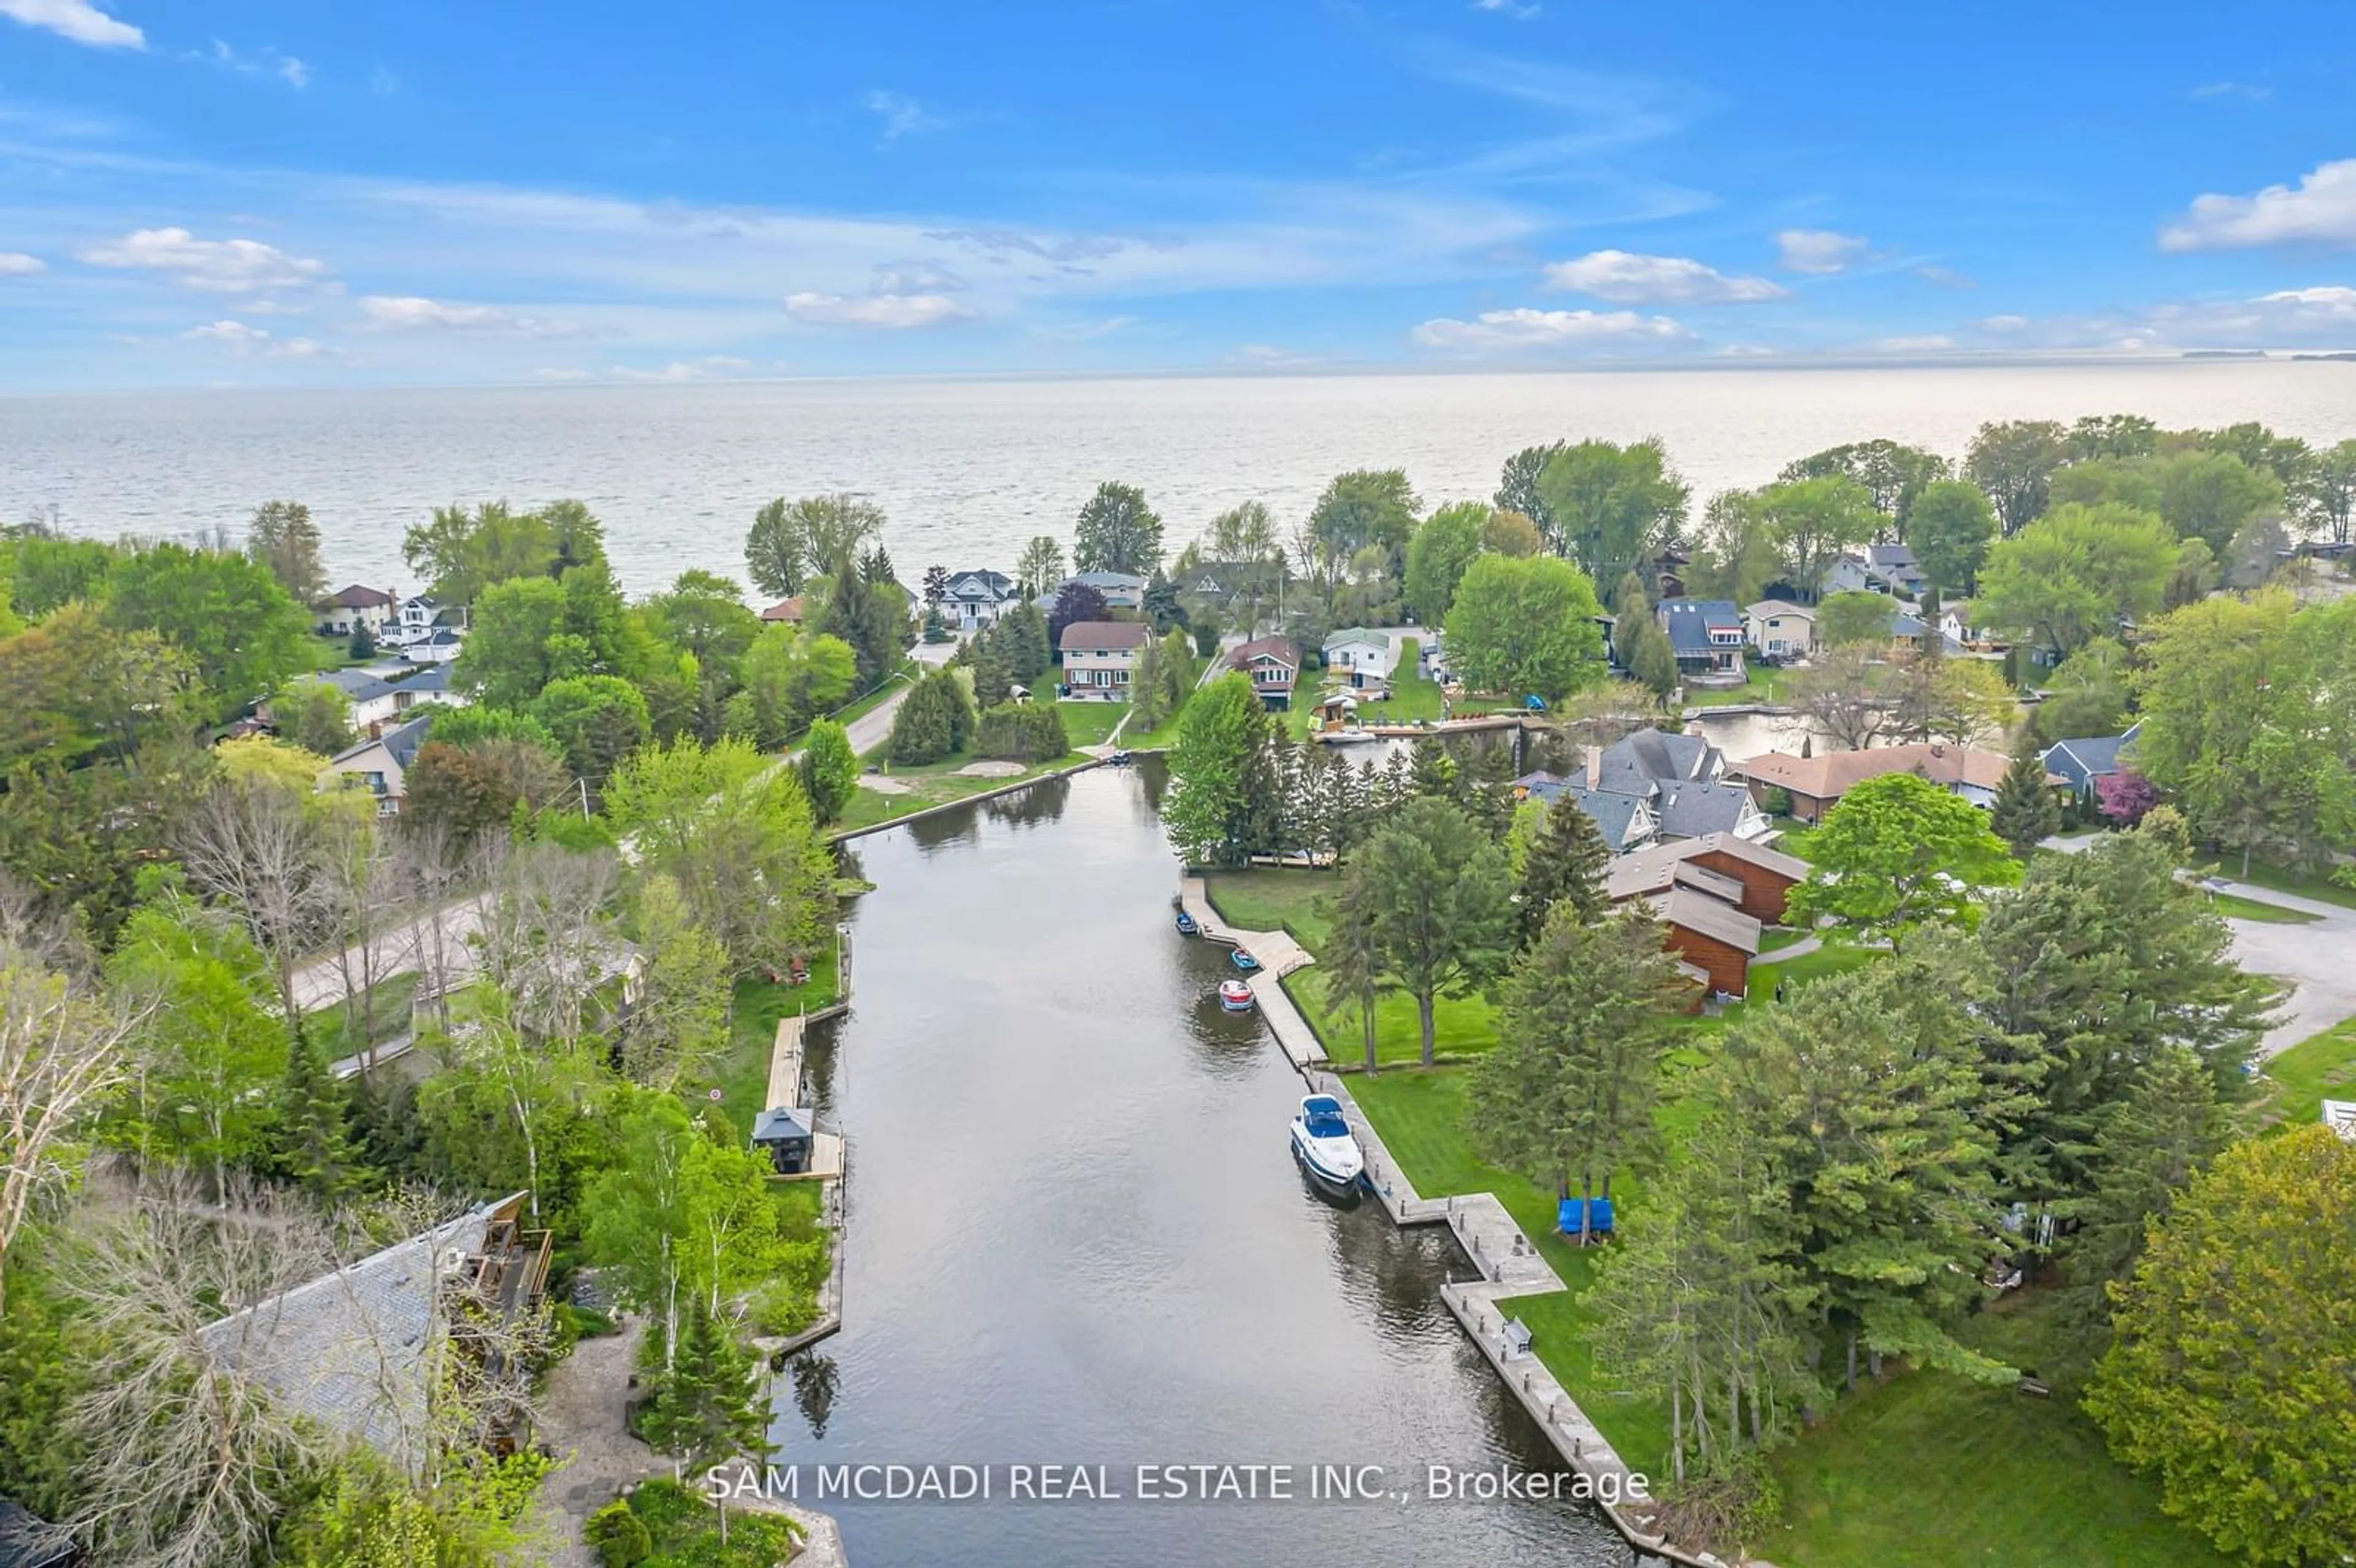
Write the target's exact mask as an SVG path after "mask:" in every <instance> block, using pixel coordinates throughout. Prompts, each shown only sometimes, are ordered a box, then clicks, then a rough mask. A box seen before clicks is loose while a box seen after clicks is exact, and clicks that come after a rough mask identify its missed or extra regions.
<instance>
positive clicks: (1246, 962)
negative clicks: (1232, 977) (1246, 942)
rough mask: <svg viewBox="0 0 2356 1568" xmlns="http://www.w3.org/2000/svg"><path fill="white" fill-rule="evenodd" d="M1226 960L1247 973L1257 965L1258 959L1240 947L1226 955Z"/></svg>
mask: <svg viewBox="0 0 2356 1568" xmlns="http://www.w3.org/2000/svg"><path fill="white" fill-rule="evenodd" d="M1227 962H1228V963H1230V964H1233V965H1235V966H1236V967H1237V968H1238V969H1240V970H1242V971H1243V972H1244V973H1245V974H1247V975H1248V974H1250V973H1251V972H1252V971H1253V970H1255V969H1257V968H1258V967H1259V960H1258V959H1257V958H1255V957H1253V956H1252V955H1250V954H1248V953H1247V952H1245V951H1244V950H1243V949H1242V948H1240V947H1238V948H1237V949H1236V950H1235V951H1234V952H1233V953H1230V954H1229V955H1227Z"/></svg>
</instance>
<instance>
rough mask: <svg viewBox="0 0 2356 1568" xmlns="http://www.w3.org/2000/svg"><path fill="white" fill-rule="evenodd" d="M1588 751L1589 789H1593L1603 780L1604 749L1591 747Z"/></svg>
mask: <svg viewBox="0 0 2356 1568" xmlns="http://www.w3.org/2000/svg"><path fill="white" fill-rule="evenodd" d="M1586 751H1587V787H1588V788H1590V789H1593V788H1594V787H1595V786H1596V785H1597V784H1600V783H1601V781H1602V778H1603V748H1602V747H1601V746H1589V747H1588V748H1586Z"/></svg>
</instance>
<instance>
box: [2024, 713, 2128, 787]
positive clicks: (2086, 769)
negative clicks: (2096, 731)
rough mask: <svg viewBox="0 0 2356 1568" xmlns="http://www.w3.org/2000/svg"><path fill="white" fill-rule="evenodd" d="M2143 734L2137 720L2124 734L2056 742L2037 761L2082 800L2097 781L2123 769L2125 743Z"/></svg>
mask: <svg viewBox="0 0 2356 1568" xmlns="http://www.w3.org/2000/svg"><path fill="white" fill-rule="evenodd" d="M2141 733H2143V725H2142V723H2141V722H2140V721H2138V722H2136V723H2134V724H2130V725H2128V726H2127V730H2126V733H2125V734H2124V735H2097V736H2094V737H2092V738H2088V739H2082V740H2076V741H2054V742H2053V744H2051V745H2050V746H2048V747H2046V748H2045V754H2044V756H2043V757H2042V758H2040V761H2041V762H2043V763H2044V764H2045V771H2046V772H2047V773H2050V774H2051V775H2052V776H2053V777H2055V778H2057V779H2060V780H2061V782H2062V783H2063V784H2068V785H2069V786H2070V789H2071V791H2072V793H2073V794H2075V795H2079V796H2081V797H2082V798H2083V797H2086V796H2091V795H2093V794H2094V788H2095V783H2096V781H2097V780H2100V779H2105V778H2108V777H2110V776H2111V775H2112V774H2113V773H2118V772H2120V771H2121V770H2122V768H2124V767H2125V765H2126V764H2125V763H2124V762H2122V760H2121V758H2120V753H2121V752H2125V751H2126V745H2127V742H2128V741H2132V740H2134V739H2135V738H2136V736H2137V735H2140V734H2141Z"/></svg>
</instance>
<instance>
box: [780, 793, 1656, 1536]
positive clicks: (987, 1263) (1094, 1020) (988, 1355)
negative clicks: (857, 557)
mask: <svg viewBox="0 0 2356 1568" xmlns="http://www.w3.org/2000/svg"><path fill="white" fill-rule="evenodd" d="M1156 782H1157V781H1156V778H1155V777H1154V776H1153V775H1151V774H1150V773H1148V772H1147V771H1146V770H1145V769H1142V768H1141V769H1139V770H1135V771H1128V770H1119V771H1116V770H1099V771H1097V772H1093V773H1084V774H1081V775H1079V776H1078V777H1076V778H1074V779H1071V780H1069V781H1066V782H1062V783H1051V784H1043V785H1041V786H1038V787H1037V788H1034V789H1033V790H1031V791H1029V792H1026V793H1024V794H1023V795H1016V796H1012V797H1008V798H1007V799H1004V800H1001V801H997V802H991V803H986V804H983V805H979V806H976V807H974V808H971V809H970V810H969V811H966V812H963V813H959V814H956V815H954V816H947V817H943V818H936V819H933V820H930V821H927V822H923V823H918V824H914V825H911V826H909V827H902V828H897V829H894V830H893V831H891V832H888V833H884V834H881V835H878V836H875V837H869V838H865V839H862V840H860V841H859V842H858V844H857V853H858V858H859V859H860V861H861V862H862V868H863V871H864V874H865V875H866V876H867V877H868V878H870V879H871V880H873V881H874V882H875V883H876V884H877V888H878V891H875V892H873V893H871V894H868V895H867V896H866V897H864V898H862V899H860V900H859V901H857V903H856V907H855V909H854V911H853V912H852V913H851V917H850V918H851V921H852V923H853V927H854V942H855V954H856V958H855V965H854V967H855V971H856V996H857V1003H856V1008H855V1010H854V1012H853V1013H852V1014H851V1017H850V1018H849V1019H845V1020H844V1021H843V1022H842V1023H841V1025H840V1026H838V1027H837V1028H836V1029H834V1030H833V1031H832V1032H831V1034H830V1037H829V1038H828V1039H827V1040H820V1041H818V1042H816V1046H815V1049H814V1051H813V1055H812V1071H813V1073H814V1075H815V1076H816V1077H817V1079H818V1082H819V1099H820V1103H821V1105H822V1106H827V1107H830V1108H831V1109H832V1111H833V1112H834V1113H835V1114H836V1115H838V1116H839V1117H840V1119H841V1123H842V1125H843V1127H844V1128H845V1130H846V1131H847V1132H848V1134H849V1136H850V1139H851V1175H850V1183H849V1204H850V1212H849V1235H848V1243H847V1247H848V1262H847V1268H848V1274H847V1279H846V1287H845V1312H844V1317H845V1327H844V1329H843V1331H842V1332H841V1334H840V1335H838V1336H836V1337H835V1338H833V1339H830V1340H828V1341H826V1342H825V1343H823V1344H821V1345H820V1346H819V1348H818V1349H817V1351H816V1352H815V1353H814V1354H812V1355H810V1356H807V1357H805V1358H803V1359H802V1360H799V1361H798V1362H797V1363H795V1364H794V1366H793V1367H792V1369H791V1375H790V1376H788V1377H787V1378H785V1379H781V1380H780V1382H779V1391H778V1396H777V1421H776V1427H775V1435H776V1439H777V1443H778V1449H779V1452H778V1454H777V1459H778V1461H779V1463H780V1464H781V1465H782V1466H791V1467H795V1468H794V1473H795V1474H797V1476H798V1478H799V1480H800V1483H801V1485H802V1487H803V1492H802V1499H801V1500H802V1501H803V1502H804V1503H805V1504H806V1505H809V1506H813V1507H817V1508H820V1509H825V1510H827V1511H829V1512H831V1513H834V1514H835V1515H836V1516H837V1517H838V1518H839V1519H840V1520H841V1523H842V1528H843V1531H844V1535H845V1539H846V1542H847V1544H848V1547H849V1549H850V1552H851V1560H852V1562H853V1563H854V1564H856V1565H857V1568H918V1565H926V1564H950V1563H954V1564H960V1565H965V1568H1035V1565H1038V1564H1051V1563H1087V1564H1090V1565H1091V1568H1126V1565H1136V1568H1145V1565H1148V1564H1151V1565H1155V1568H1163V1565H1168V1564H1185V1563H1222V1564H1234V1563H1280V1564H1286V1565H1288V1568H1294V1565H1297V1568H1342V1565H1343V1564H1351V1565H1357V1564H1363V1563H1367V1562H1371V1561H1385V1562H1395V1563H1417V1564H1457V1563H1462V1564H1468V1565H1469V1564H1484V1565H1494V1564H1508V1563H1549V1564H1597V1565H1601V1564H1607V1563H1609V1564H1619V1563H1626V1562H1627V1561H1628V1552H1627V1550H1626V1548H1625V1547H1624V1546H1622V1545H1620V1544H1619V1542H1618V1541H1617V1538H1616V1537H1614V1536H1613V1535H1612V1531H1611V1529H1610V1527H1609V1526H1608V1525H1607V1524H1605V1523H1604V1522H1603V1521H1602V1520H1601V1518H1600V1516H1598V1515H1597V1514H1595V1513H1594V1512H1593V1511H1592V1510H1591V1509H1589V1508H1587V1507H1586V1506H1584V1505H1581V1504H1577V1503H1573V1502H1570V1501H1568V1500H1566V1501H1552V1500H1541V1501H1537V1502H1531V1501H1490V1502H1468V1501H1434V1500H1430V1499H1428V1498H1426V1497H1425V1496H1424V1495H1423V1493H1424V1486H1425V1469H1426V1467H1429V1466H1435V1465H1437V1466H1445V1467H1451V1468H1455V1469H1461V1470H1468V1471H1487V1472H1490V1473H1495V1472H1496V1471H1497V1470H1498V1469H1499V1468H1500V1467H1503V1468H1505V1469H1506V1470H1509V1471H1513V1472H1517V1473H1518V1472H1526V1471H1530V1470H1537V1471H1541V1472H1547V1473H1557V1472H1558V1471H1559V1467H1558V1465H1557V1463H1556V1461H1555V1456H1554V1455H1553V1452H1552V1450H1551V1449H1550V1448H1548V1447H1547V1445H1546V1443H1545V1440H1544V1439H1543V1438H1542V1437H1541V1436H1540V1435H1539V1433H1538V1431H1537V1427H1536V1426H1535V1425H1534V1424H1532V1423H1531V1422H1530V1421H1529V1419H1528V1418H1527V1417H1526V1415H1525V1414H1524V1413H1523V1412H1522V1411H1521V1410H1520V1408H1519V1407H1518V1406H1517V1405H1515V1404H1514V1403H1512V1402H1511V1401H1510V1400H1509V1398H1508V1396H1507V1395H1506V1394H1505V1391H1504V1390H1503V1389H1502V1388H1501V1387H1500V1386H1499V1385H1498V1383H1497V1381H1496V1380H1495V1378H1494V1374H1493V1373H1492V1372H1491V1371H1489V1368H1488V1366H1487V1364H1486V1363H1485V1362H1484V1361H1483V1360H1482V1359H1481V1357H1480V1354H1479V1353H1478V1352H1477V1351H1476V1350H1475V1349H1472V1346H1471V1345H1470V1344H1468V1343H1467V1342H1466V1341H1465V1339H1463V1337H1462V1334H1460V1333H1459V1332H1458V1330H1457V1328H1456V1327H1455V1324H1454V1323H1453V1321H1452V1320H1451V1319H1450V1317H1448V1316H1447V1314H1446V1312H1445V1310H1444V1309H1443V1308H1442V1307H1440V1304H1439V1301H1438V1298H1437V1287H1438V1285H1439V1284H1440V1280H1441V1279H1442V1278H1443V1277H1445V1276H1446V1275H1447V1274H1448V1273H1449V1271H1450V1270H1451V1268H1453V1269H1454V1271H1455V1272H1456V1273H1457V1274H1458V1275H1459V1276H1465V1275H1470V1273H1471V1272H1472V1271H1471V1268H1470V1265H1469V1264H1467V1263H1466V1262H1465V1260H1464V1259H1463V1257H1462V1254H1461V1253H1458V1252H1457V1251H1456V1250H1455V1247H1454V1244H1453V1243H1452V1242H1451V1241H1450V1240H1449V1239H1448V1238H1447V1237H1446V1235H1445V1234H1444V1233H1443V1232H1439V1231H1436V1230H1420V1231H1411V1232H1399V1231H1397V1230H1395V1229H1393V1228H1392V1226H1391V1225H1390V1223H1389V1222H1388V1221H1387V1219H1386V1218H1385V1216H1384V1215H1383V1212H1382V1211H1381V1209H1380V1208H1379V1206H1377V1205H1376V1204H1374V1203H1372V1202H1367V1203H1365V1204H1363V1205H1361V1206H1359V1207H1357V1208H1356V1209H1354V1210H1347V1211H1344V1210H1341V1209H1337V1208H1335V1207H1333V1206H1331V1205H1329V1204H1327V1203H1325V1202H1323V1201H1322V1200H1319V1199H1318V1198H1316V1197H1315V1196H1313V1195H1312V1193H1311V1192H1309V1191H1308V1190H1307V1189H1305V1187H1304V1185H1303V1183H1302V1181H1301V1177H1300V1175H1299V1174H1298V1172H1297V1171H1296V1169H1295V1168H1294V1166H1293V1164H1292V1161H1291V1157H1290V1152H1289V1150H1288V1148H1287V1145H1286V1124H1287V1123H1288V1122H1289V1121H1290V1116H1291V1114H1292V1112H1293V1110H1294V1108H1295V1106H1296V1105H1297V1103H1298V1101H1299V1098H1300V1095H1301V1093H1302V1086H1301V1082H1300V1080H1299V1078H1298V1077H1297V1076H1296V1075H1295V1074H1294V1073H1293V1072H1292V1071H1291V1070H1290V1067H1289V1066H1288V1065H1287V1064H1286V1062H1285V1061H1284V1059H1283V1057H1282V1055H1281V1053H1280V1051H1278V1050H1277V1049H1276V1046H1275V1043H1274V1042H1273V1041H1272V1040H1269V1038H1268V1036H1267V1034H1266V1032H1265V1031H1264V1029H1262V1028H1261V1027H1260V1025H1259V1023H1258V1019H1257V1018H1256V1017H1252V1016H1245V1017H1241V1018H1237V1017H1234V1016H1231V1015H1228V1014H1225V1013H1223V1012H1221V1011H1220V1010H1219V1008H1218V1004H1217V1002H1216V1000H1215V997H1214V996H1213V990H1214V987H1215V986H1216V984H1217V982H1218V980H1219V978H1220V977H1221V976H1222V975H1223V974H1225V973H1226V972H1227V970H1226V965H1225V955H1224V953H1223V951H1221V950H1219V949H1215V948H1212V947H1209V946H1207V945H1205V944H1202V943H1199V942H1188V941H1186V940H1185V939H1183V938H1182V937H1180V936H1179V935H1177V934H1176V933H1175V932H1174V931H1173V929H1172V925H1171V909H1170V895H1171V894H1172V892H1173V891H1174V889H1175V886H1176V865H1175V862H1174V860H1173V858H1172V856H1171V853H1170V851H1169V848H1168V847H1167V845H1166V843H1165V842H1164V840H1163V839H1162V833H1161V828H1160V825H1159V823H1158V821H1157V819H1156V816H1155V814H1154V810H1153V804H1152V798H1153V795H1152V792H1153V790H1154V788H1155V785H1156ZM893 1464H898V1465H908V1466H926V1465H933V1466H944V1467H945V1466H950V1465H968V1466H974V1467H985V1466H986V1467H993V1469H992V1471H991V1474H992V1477H993V1480H994V1482H995V1484H996V1488H997V1491H998V1496H997V1497H996V1498H994V1499H992V1500H990V1501H987V1502H985V1501H980V1500H969V1501H943V1500H932V1499H925V1500H909V1501H889V1500H869V1501H860V1500H842V1499H823V1500H821V1499H817V1498H815V1497H814V1496H813V1495H812V1492H811V1489H810V1488H811V1487H812V1485H813V1483H814V1481H815V1479H816V1475H817V1467H821V1466H829V1467H830V1466H842V1465H893ZM1141 1464H1142V1465H1195V1464H1202V1465H1214V1466H1237V1467H1242V1466H1248V1465H1262V1466H1290V1467H1292V1470H1291V1474H1292V1476H1293V1477H1294V1479H1293V1482H1292V1489H1293V1492H1294V1497H1293V1499H1291V1500H1261V1501H1258V1502H1253V1501H1233V1500H1229V1501H1215V1502H1209V1503H1195V1502H1173V1501H1166V1500H1144V1499H1140V1498H1138V1497H1137V1496H1136V1495H1135V1488H1134V1477H1133V1472H1134V1468H1135V1467H1137V1466H1139V1465H1141ZM1016 1465H1032V1466H1047V1465H1062V1466H1066V1467H1075V1466H1085V1467H1105V1469H1104V1476H1105V1478H1106V1480H1107V1482H1108V1490H1110V1491H1112V1492H1116V1493H1119V1494H1120V1496H1119V1499H1117V1500H1116V1499H1097V1500H1092V1499H1069V1500H1061V1501H1046V1500H1019V1501H1018V1500H1010V1499H1007V1498H1006V1496H1005V1490H1006V1488H1007V1487H1008V1486H1009V1484H1010V1483H1011V1481H1012V1476H1013V1472H1012V1470H1011V1468H1010V1467H1012V1466H1016ZM1315 1466H1335V1467H1344V1466H1346V1467H1381V1469H1382V1473H1383V1477H1384V1489H1386V1490H1392V1489H1405V1490H1407V1491H1409V1492H1410V1493H1412V1494H1414V1496H1412V1497H1411V1498H1410V1499H1409V1500H1408V1501H1405V1502H1400V1501H1398V1500H1389V1499H1384V1500H1373V1501H1330V1500H1317V1501H1312V1500H1307V1499H1306V1496H1305V1494H1306V1491H1307V1489H1308V1480H1307V1474H1308V1471H1309V1470H1310V1467H1315ZM1271 1474H1272V1472H1271ZM1567 1495H1568V1494H1566V1496H1567Z"/></svg>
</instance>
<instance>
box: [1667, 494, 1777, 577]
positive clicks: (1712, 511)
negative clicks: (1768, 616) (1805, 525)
mask: <svg viewBox="0 0 2356 1568" xmlns="http://www.w3.org/2000/svg"><path fill="white" fill-rule="evenodd" d="M1782 571H1783V563H1782V562H1781V561H1780V560H1778V559H1777V558H1776V554H1775V541H1774V539H1772V537H1771V536H1770V534H1769V531H1768V528H1767V518H1766V516H1765V513H1764V510H1763V509H1762V507H1761V506H1760V504H1759V497H1758V496H1756V495H1754V494H1753V493H1751V491H1748V490H1721V491H1719V493H1718V494H1717V495H1715V496H1711V497H1710V498H1709V505H1708V507H1705V508H1704V509H1703V512H1702V523H1701V537H1700V538H1699V539H1697V541H1696V543H1695V547H1694V550H1693V560H1692V561H1691V562H1690V563H1689V564H1688V565H1687V569H1686V571H1685V586H1686V592H1687V593H1689V594H1692V595H1694V596H1695V597H1697V598H1711V599H1730V600H1732V601H1734V603H1737V604H1750V603H1755V602H1756V601H1757V600H1758V599H1759V598H1760V597H1761V595H1762V594H1763V593H1764V592H1766V589H1767V585H1768V584H1769V583H1771V582H1772V581H1775V579H1776V578H1777V577H1778V576H1779V575H1780V574H1781V573H1782Z"/></svg>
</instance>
